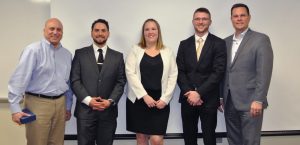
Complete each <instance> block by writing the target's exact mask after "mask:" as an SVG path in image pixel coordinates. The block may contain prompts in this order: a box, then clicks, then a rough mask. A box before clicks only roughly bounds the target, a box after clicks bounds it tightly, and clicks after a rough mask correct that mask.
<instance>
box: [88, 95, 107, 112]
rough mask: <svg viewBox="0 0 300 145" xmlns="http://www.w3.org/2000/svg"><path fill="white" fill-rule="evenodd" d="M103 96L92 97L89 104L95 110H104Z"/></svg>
mask: <svg viewBox="0 0 300 145" xmlns="http://www.w3.org/2000/svg"><path fill="white" fill-rule="evenodd" d="M101 101H102V98H101V97H92V100H91V101H90V104H89V106H90V107H92V108H93V110H99V111H103V110H104V108H103V107H102V104H101Z"/></svg>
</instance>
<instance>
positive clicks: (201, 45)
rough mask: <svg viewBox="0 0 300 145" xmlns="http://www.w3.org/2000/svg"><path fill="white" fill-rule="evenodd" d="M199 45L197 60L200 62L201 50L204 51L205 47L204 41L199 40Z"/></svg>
mask: <svg viewBox="0 0 300 145" xmlns="http://www.w3.org/2000/svg"><path fill="white" fill-rule="evenodd" d="M197 43H198V47H197V49H196V52H197V60H199V57H200V54H201V50H202V47H203V39H202V38H199V39H198V40H197Z"/></svg>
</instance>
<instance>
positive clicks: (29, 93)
mask: <svg viewBox="0 0 300 145" xmlns="http://www.w3.org/2000/svg"><path fill="white" fill-rule="evenodd" d="M25 94H27V95H32V96H37V97H41V98H46V99H58V98H60V97H61V96H63V95H64V94H60V95H57V96H47V95H43V94H35V93H31V92H25Z"/></svg>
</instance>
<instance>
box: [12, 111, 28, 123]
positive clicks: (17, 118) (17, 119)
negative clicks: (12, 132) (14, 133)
mask: <svg viewBox="0 0 300 145" xmlns="http://www.w3.org/2000/svg"><path fill="white" fill-rule="evenodd" d="M11 116H12V121H13V122H15V123H17V124H18V125H21V124H22V123H21V121H20V119H21V118H22V117H23V116H30V114H27V113H24V112H17V113H13V114H12V115H11Z"/></svg>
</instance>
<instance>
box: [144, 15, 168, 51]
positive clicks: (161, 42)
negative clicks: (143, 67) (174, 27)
mask: <svg viewBox="0 0 300 145" xmlns="http://www.w3.org/2000/svg"><path fill="white" fill-rule="evenodd" d="M148 22H154V23H155V25H156V27H157V30H158V38H157V43H156V49H163V48H164V47H165V46H164V44H163V41H162V35H161V30H160V26H159V24H158V22H157V21H156V20H154V19H147V20H146V21H145V22H144V24H143V27H142V33H141V38H140V42H139V43H138V45H139V46H140V47H142V48H146V47H147V46H146V40H145V36H144V28H145V25H146V23H148Z"/></svg>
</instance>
